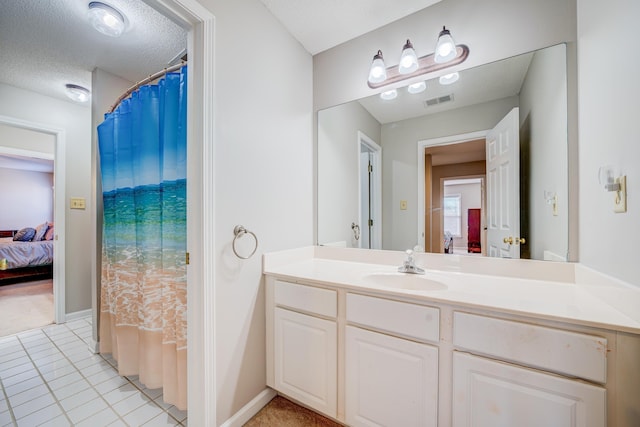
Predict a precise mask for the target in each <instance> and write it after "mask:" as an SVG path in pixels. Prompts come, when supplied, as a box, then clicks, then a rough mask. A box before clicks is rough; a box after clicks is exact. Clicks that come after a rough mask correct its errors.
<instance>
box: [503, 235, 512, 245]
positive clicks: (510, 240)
mask: <svg viewBox="0 0 640 427" xmlns="http://www.w3.org/2000/svg"><path fill="white" fill-rule="evenodd" d="M502 241H503V242H504V243H508V244H510V245H513V237H511V236H509V237H505V238H504V239H502Z"/></svg>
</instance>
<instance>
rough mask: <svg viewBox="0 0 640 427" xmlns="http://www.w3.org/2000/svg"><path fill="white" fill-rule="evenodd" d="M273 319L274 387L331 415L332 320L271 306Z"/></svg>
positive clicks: (333, 391) (334, 329)
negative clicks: (273, 309) (273, 313)
mask: <svg viewBox="0 0 640 427" xmlns="http://www.w3.org/2000/svg"><path fill="white" fill-rule="evenodd" d="M274 323H275V331H274V341H275V345H274V347H275V348H274V359H275V372H274V373H275V388H276V389H277V390H278V391H281V392H282V393H283V394H285V395H288V396H290V397H292V398H293V399H296V400H298V401H300V402H302V403H304V404H306V405H308V406H309V407H310V408H313V409H315V410H317V411H319V412H322V413H324V414H326V415H329V416H331V417H334V418H335V417H336V405H337V380H338V377H337V376H338V371H337V354H338V351H337V327H336V323H335V322H331V321H329V320H324V319H319V318H317V317H313V316H307V315H304V314H299V313H295V312H293V311H289V310H284V309H282V308H276V309H275V315H274Z"/></svg>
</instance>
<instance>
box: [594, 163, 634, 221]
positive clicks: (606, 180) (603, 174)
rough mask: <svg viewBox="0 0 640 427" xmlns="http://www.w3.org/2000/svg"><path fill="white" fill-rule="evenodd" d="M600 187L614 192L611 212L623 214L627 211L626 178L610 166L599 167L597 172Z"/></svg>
mask: <svg viewBox="0 0 640 427" xmlns="http://www.w3.org/2000/svg"><path fill="white" fill-rule="evenodd" d="M598 178H599V181H600V185H602V186H603V187H604V189H605V190H606V191H609V192H615V193H616V195H615V198H614V200H613V211H614V212H615V213H624V212H626V211H627V176H626V175H620V174H619V173H617V172H616V171H615V170H614V168H613V167H612V166H601V167H600V169H599V170H598Z"/></svg>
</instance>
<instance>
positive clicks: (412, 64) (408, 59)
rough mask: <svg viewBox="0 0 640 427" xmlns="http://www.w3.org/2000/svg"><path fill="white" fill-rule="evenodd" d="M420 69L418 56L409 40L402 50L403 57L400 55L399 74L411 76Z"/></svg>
mask: <svg viewBox="0 0 640 427" xmlns="http://www.w3.org/2000/svg"><path fill="white" fill-rule="evenodd" d="M417 69H418V56H417V55H416V51H415V50H414V49H413V45H412V44H411V42H410V41H409V40H408V39H407V43H405V45H404V47H403V48H402V55H400V65H398V72H399V73H400V74H410V73H413V72H414V71H416V70H417Z"/></svg>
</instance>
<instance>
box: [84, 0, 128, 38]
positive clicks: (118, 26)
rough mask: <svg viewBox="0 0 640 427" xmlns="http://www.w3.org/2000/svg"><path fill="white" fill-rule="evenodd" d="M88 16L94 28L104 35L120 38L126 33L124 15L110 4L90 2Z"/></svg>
mask: <svg viewBox="0 0 640 427" xmlns="http://www.w3.org/2000/svg"><path fill="white" fill-rule="evenodd" d="M87 15H88V17H89V21H91V24H92V25H93V28H95V29H96V30H98V31H100V32H101V33H102V34H105V35H107V36H111V37H119V36H120V35H121V34H122V33H123V32H124V29H125V17H124V15H123V14H122V13H120V12H119V11H118V10H116V9H115V8H113V7H112V6H109V5H108V4H105V3H102V2H99V1H92V2H90V3H89V11H88V12H87Z"/></svg>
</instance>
